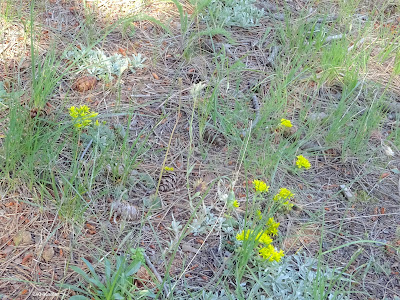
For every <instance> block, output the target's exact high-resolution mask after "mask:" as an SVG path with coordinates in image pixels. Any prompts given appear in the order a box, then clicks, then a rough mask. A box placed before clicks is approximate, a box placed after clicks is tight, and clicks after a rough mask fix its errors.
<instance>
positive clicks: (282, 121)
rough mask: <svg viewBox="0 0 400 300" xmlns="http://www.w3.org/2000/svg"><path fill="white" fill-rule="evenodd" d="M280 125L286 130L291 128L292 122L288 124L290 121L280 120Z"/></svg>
mask: <svg viewBox="0 0 400 300" xmlns="http://www.w3.org/2000/svg"><path fill="white" fill-rule="evenodd" d="M281 125H282V126H283V127H288V128H290V127H292V126H293V125H292V122H290V120H287V119H281Z"/></svg>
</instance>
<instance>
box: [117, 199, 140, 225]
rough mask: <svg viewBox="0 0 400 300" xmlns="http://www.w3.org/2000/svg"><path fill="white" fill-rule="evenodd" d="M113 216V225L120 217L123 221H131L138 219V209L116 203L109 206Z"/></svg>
mask: <svg viewBox="0 0 400 300" xmlns="http://www.w3.org/2000/svg"><path fill="white" fill-rule="evenodd" d="M112 214H114V223H116V218H117V217H122V218H124V219H125V220H128V221H133V220H137V219H138V218H139V209H138V208H137V206H135V205H132V204H129V203H124V202H122V201H116V202H113V203H112V204H111V215H112Z"/></svg>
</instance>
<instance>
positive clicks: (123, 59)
mask: <svg viewBox="0 0 400 300" xmlns="http://www.w3.org/2000/svg"><path fill="white" fill-rule="evenodd" d="M66 57H67V58H68V59H76V57H78V58H79V61H78V62H77V66H78V69H79V71H84V70H86V71H87V72H88V73H89V74H91V75H94V76H96V77H98V78H100V79H105V80H109V81H110V80H112V79H113V76H117V77H120V76H121V75H122V73H124V72H125V71H126V70H127V69H128V68H130V70H131V71H132V72H134V69H138V68H143V67H144V65H143V62H144V61H145V60H146V58H144V57H142V55H141V54H140V53H138V55H134V54H133V55H132V57H131V58H130V57H129V56H123V55H121V54H118V53H117V54H114V55H111V56H108V55H107V54H106V53H104V51H103V50H100V49H91V50H87V49H86V50H85V49H83V48H82V50H79V49H76V50H74V51H69V52H67V54H66Z"/></svg>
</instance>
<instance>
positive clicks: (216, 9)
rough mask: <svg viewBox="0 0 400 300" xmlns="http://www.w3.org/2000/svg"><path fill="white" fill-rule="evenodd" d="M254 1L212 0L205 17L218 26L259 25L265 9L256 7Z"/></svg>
mask: <svg viewBox="0 0 400 300" xmlns="http://www.w3.org/2000/svg"><path fill="white" fill-rule="evenodd" d="M254 3H255V0H222V1H221V0H212V1H211V3H210V5H209V6H208V9H207V13H206V14H203V18H204V19H205V20H207V21H213V22H215V23H216V25H217V26H238V27H244V28H246V27H252V26H257V25H258V24H259V21H260V18H261V17H262V16H263V15H264V10H263V9H258V8H257V7H255V6H254Z"/></svg>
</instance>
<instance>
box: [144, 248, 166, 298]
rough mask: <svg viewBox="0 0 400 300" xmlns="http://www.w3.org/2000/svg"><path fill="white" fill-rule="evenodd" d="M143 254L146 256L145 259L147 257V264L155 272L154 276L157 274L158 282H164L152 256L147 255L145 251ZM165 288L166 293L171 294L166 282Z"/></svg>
mask: <svg viewBox="0 0 400 300" xmlns="http://www.w3.org/2000/svg"><path fill="white" fill-rule="evenodd" d="M143 256H144V259H145V261H146V264H147V266H148V267H149V269H150V270H151V271H152V272H153V274H154V276H156V278H157V280H158V282H159V283H160V284H163V279H162V278H161V276H160V274H159V273H158V271H157V269H156V268H155V267H154V265H153V263H152V262H151V260H150V258H149V257H148V256H147V254H146V253H144V252H143ZM163 288H164V291H165V293H166V295H168V294H169V291H168V288H167V285H166V283H164V285H163Z"/></svg>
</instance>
